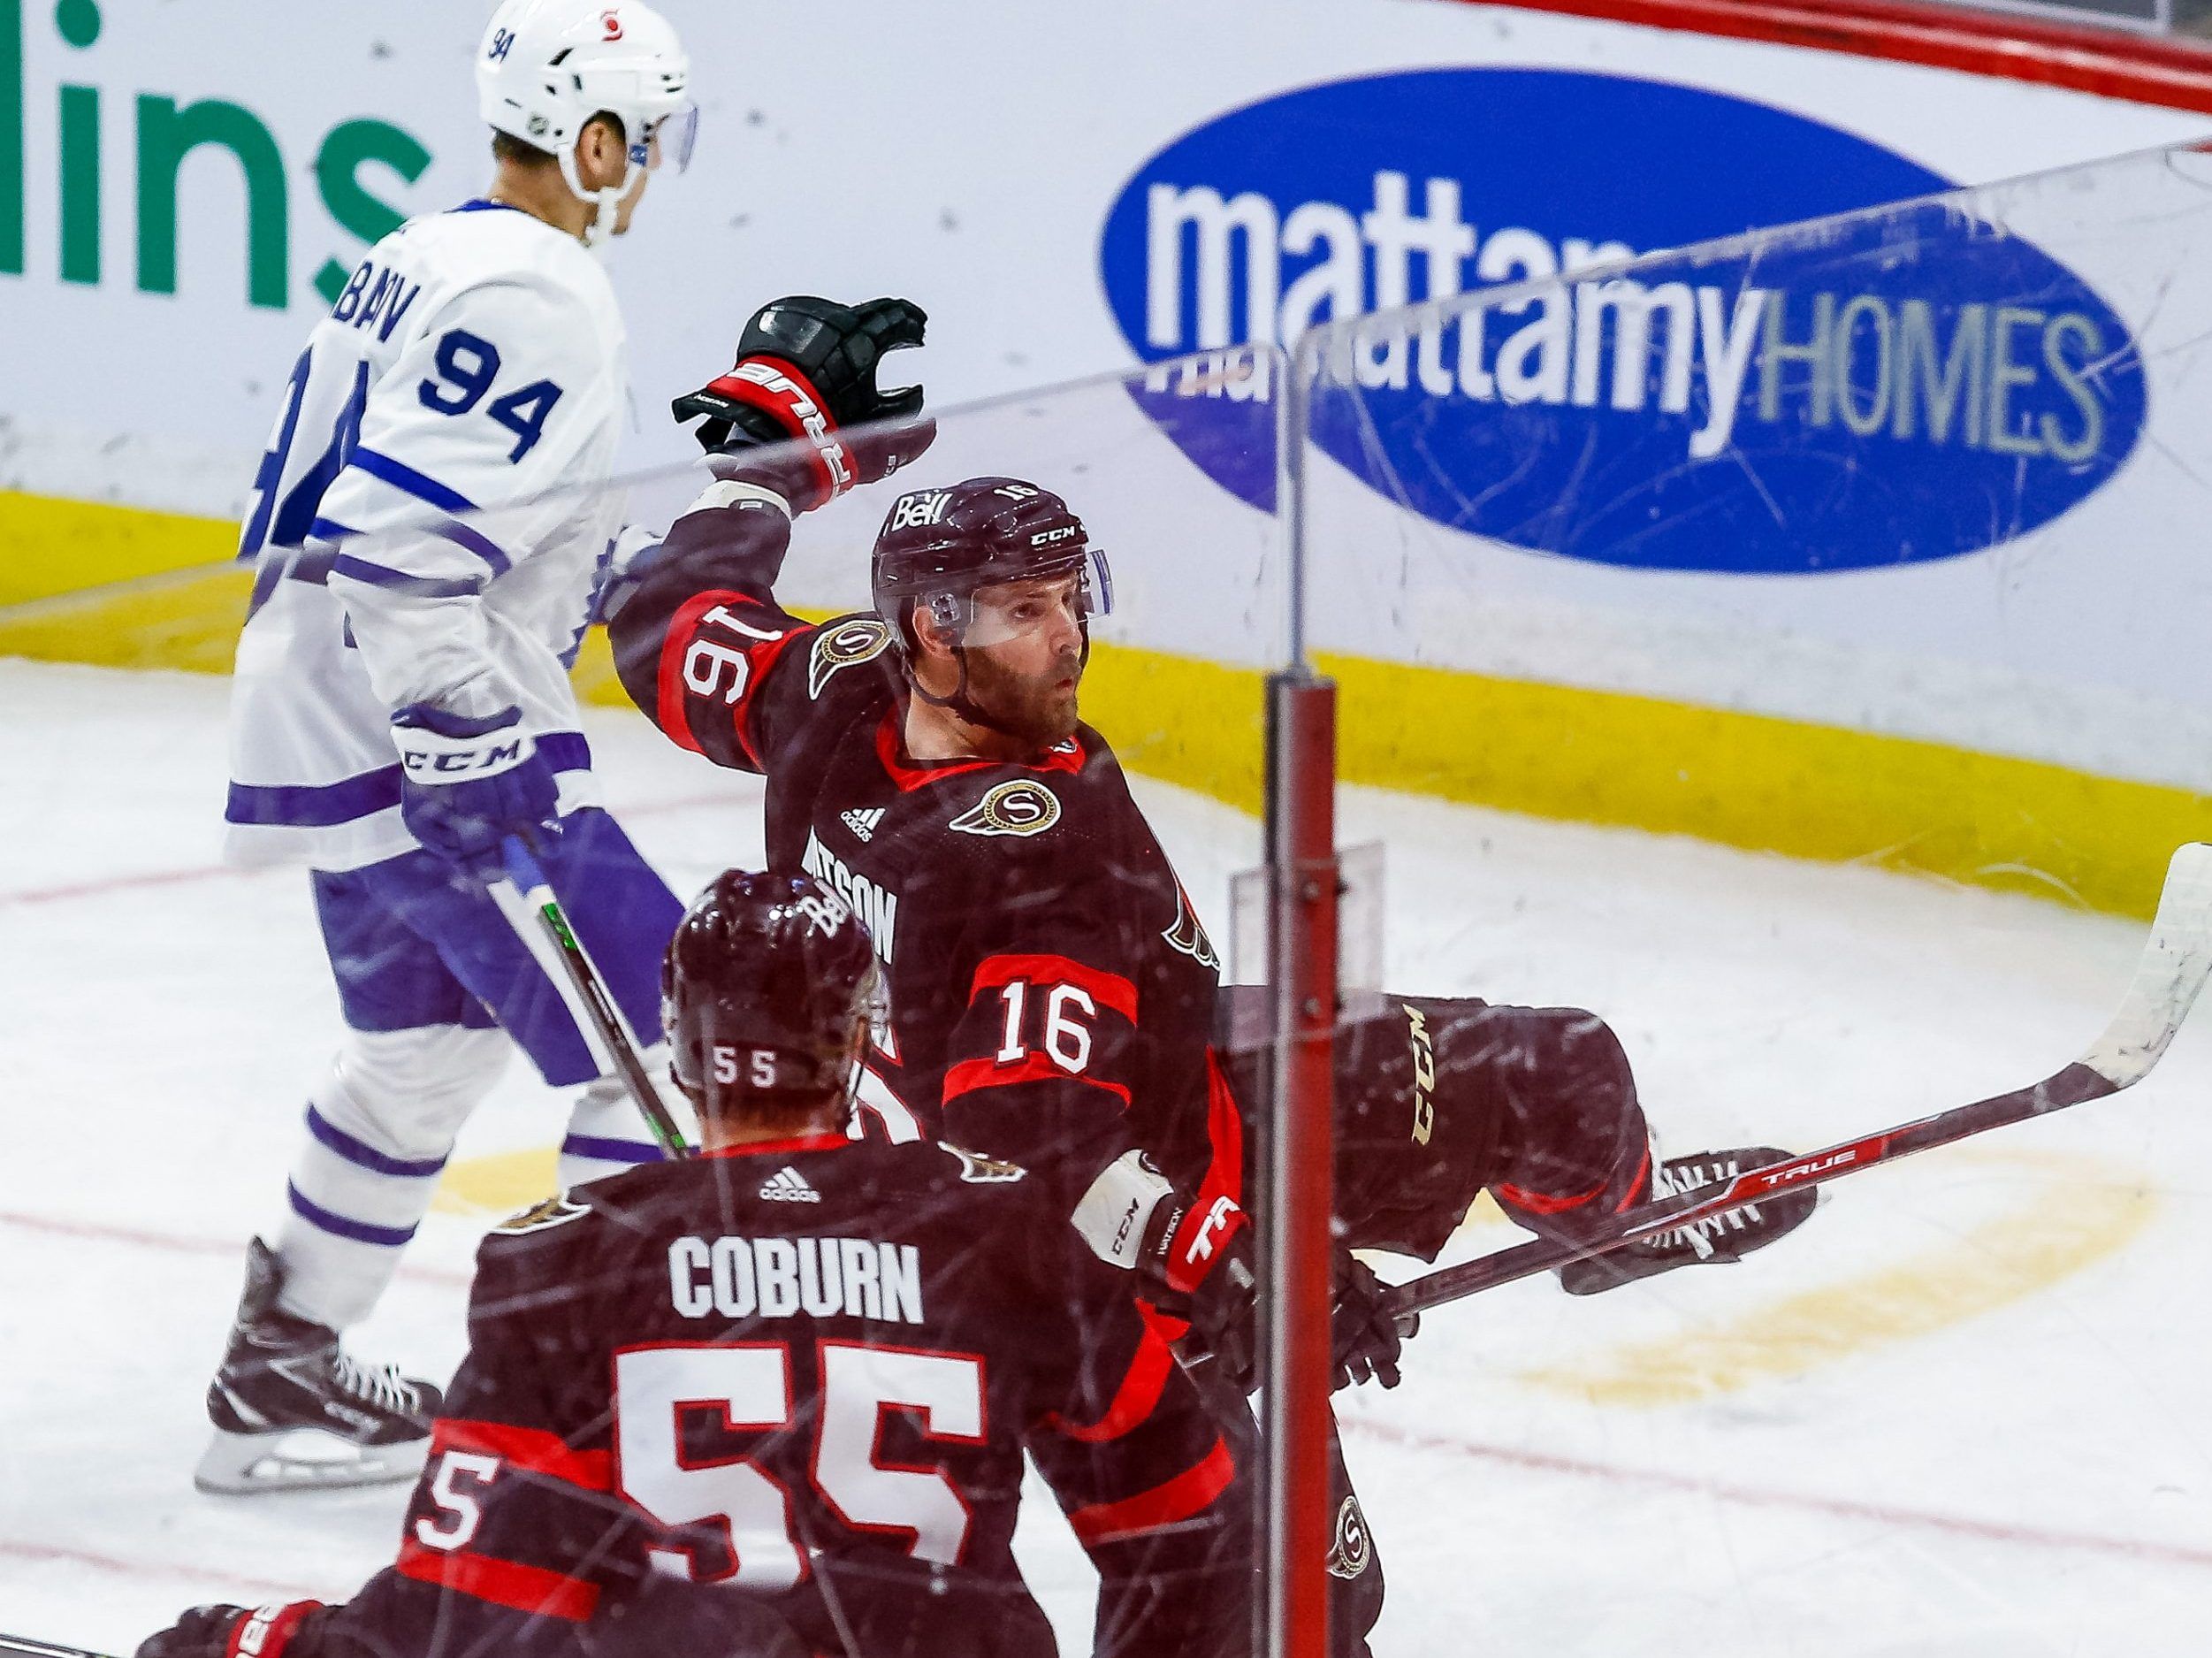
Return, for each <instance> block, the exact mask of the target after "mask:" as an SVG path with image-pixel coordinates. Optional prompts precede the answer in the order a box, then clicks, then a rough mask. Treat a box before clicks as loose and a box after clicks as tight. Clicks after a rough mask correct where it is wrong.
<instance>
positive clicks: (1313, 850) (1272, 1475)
mask: <svg viewBox="0 0 2212 1658" xmlns="http://www.w3.org/2000/svg"><path fill="white" fill-rule="evenodd" d="M1336 746H1337V688H1336V685H1335V684H1334V683H1333V682H1332V681H1331V680H1328V679H1325V678H1323V677H1321V676H1317V675H1316V674H1314V673H1313V672H1312V671H1311V670H1310V669H1302V668H1301V669H1290V670H1287V671H1285V672H1282V673H1278V674H1274V675H1271V676H1270V677H1269V680H1268V772H1269V778H1268V802H1269V807H1268V817H1269V821H1268V869H1269V886H1270V895H1271V898H1272V903H1271V905H1270V910H1269V918H1268V931H1269V939H1268V960H1269V969H1270V983H1271V984H1272V985H1273V986H1274V989H1275V1010H1276V1019H1275V1033H1274V1035H1275V1054H1274V1060H1275V1063H1274V1065H1273V1066H1272V1072H1273V1078H1274V1088H1273V1097H1272V1099H1271V1100H1270V1105H1271V1107H1272V1113H1271V1120H1270V1124H1269V1138H1268V1140H1267V1142H1266V1143H1267V1144H1268V1146H1269V1148H1270V1150H1269V1155H1268V1158H1267V1181H1266V1188H1265V1191H1264V1193H1263V1196H1262V1201H1263V1202H1264V1203H1265V1204H1266V1208H1265V1210H1264V1211H1262V1216H1261V1220H1262V1226H1261V1228H1260V1237H1261V1244H1262V1252H1263V1257H1262V1263H1261V1287H1262V1313H1263V1317H1262V1329H1263V1330H1264V1331H1265V1333H1266V1337H1267V1368H1266V1377H1267V1392H1266V1404H1265V1418H1264V1421H1265V1431H1264V1433H1263V1435H1262V1471H1263V1476H1264V1477H1263V1479H1262V1488H1263V1490H1264V1493H1265V1498H1266V1502H1267V1524H1266V1525H1265V1528H1264V1532H1263V1536H1264V1539H1265V1545H1264V1547H1265V1553H1264V1558H1263V1562H1262V1565H1263V1571H1262V1583H1263V1585H1264V1600H1263V1604H1262V1634H1263V1641H1262V1647H1261V1650H1262V1652H1264V1653H1266V1654H1270V1658H1328V1653H1329V1573H1328V1553H1329V1545H1330V1540H1331V1536H1332V1534H1333V1528H1332V1519H1333V1517H1332V1516H1331V1514H1330V1512H1329V1393H1330V1388H1329V1381H1330V1364H1329V1354H1330V1341H1329V1313H1330V1301H1331V1296H1330V1263H1331V1257H1332V1256H1333V1253H1334V1248H1333V1242H1334V1240H1333V1233H1334V1219H1335V1206H1336V1205H1335V1197H1336V1191H1335V1180H1334V1157H1335V1148H1334V1145H1333V1144H1332V1139H1333V1127H1334V1123H1333V1112H1332V1100H1331V1092H1332V1089H1333V1087H1334V1078H1333V1073H1332V1066H1333V1062H1334V1057H1335V1043H1336V1019H1337V855H1336Z"/></svg>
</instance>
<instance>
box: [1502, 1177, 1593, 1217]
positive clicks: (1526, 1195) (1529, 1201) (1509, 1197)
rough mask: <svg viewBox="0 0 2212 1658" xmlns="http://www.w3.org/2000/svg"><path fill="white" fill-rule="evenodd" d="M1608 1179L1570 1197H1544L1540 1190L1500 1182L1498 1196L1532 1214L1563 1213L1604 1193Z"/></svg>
mask: <svg viewBox="0 0 2212 1658" xmlns="http://www.w3.org/2000/svg"><path fill="white" fill-rule="evenodd" d="M1611 1184H1612V1182H1611V1181H1610V1180H1600V1181H1598V1184H1597V1185H1595V1186H1593V1187H1591V1188H1590V1189H1589V1190H1588V1191H1586V1192H1576V1193H1575V1195H1574V1196H1571V1197H1546V1196H1545V1195H1544V1194H1543V1193H1542V1192H1530V1191H1524V1190H1523V1189H1522V1188H1520V1187H1518V1186H1508V1185H1506V1184H1504V1183H1503V1182H1500V1184H1499V1188H1498V1196H1499V1197H1500V1198H1502V1199H1504V1200H1505V1201H1506V1203H1511V1204H1512V1205H1513V1206H1514V1208H1515V1209H1525V1210H1527V1211H1529V1213H1530V1214H1532V1215H1563V1214H1565V1213H1566V1212H1567V1211H1568V1210H1570V1209H1580V1208H1581V1207H1582V1206H1583V1204H1584V1203H1592V1202H1595V1201H1596V1200H1597V1199H1598V1198H1599V1197H1601V1196H1604V1195H1605V1190H1606V1187H1607V1186H1609V1185H1611Z"/></svg>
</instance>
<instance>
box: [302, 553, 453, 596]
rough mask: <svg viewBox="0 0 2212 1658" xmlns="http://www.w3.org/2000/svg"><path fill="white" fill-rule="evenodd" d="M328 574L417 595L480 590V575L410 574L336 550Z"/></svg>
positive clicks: (447, 594)
mask: <svg viewBox="0 0 2212 1658" xmlns="http://www.w3.org/2000/svg"><path fill="white" fill-rule="evenodd" d="M331 574H332V575H333V576H350V577H353V578H354V580H355V581H357V582H367V583H368V584H369V585H370V586H371V587H389V588H391V589H392V590H393V592H402V593H410V594H412V595H413V596H414V597H416V598H417V599H466V598H469V596H470V595H472V594H475V593H480V592H483V591H484V583H483V581H482V580H480V579H479V580H475V581H468V580H463V579H461V577H454V578H452V579H450V580H446V579H441V578H439V577H433V576H410V575H408V573H407V572H406V571H405V570H395V569H391V568H389V567H388V566H386V565H383V564H371V563H370V562H369V561H368V560H367V559H357V558H355V557H354V556H353V555H352V554H348V553H340V554H339V555H338V556H337V557H336V558H334V559H332V561H331Z"/></svg>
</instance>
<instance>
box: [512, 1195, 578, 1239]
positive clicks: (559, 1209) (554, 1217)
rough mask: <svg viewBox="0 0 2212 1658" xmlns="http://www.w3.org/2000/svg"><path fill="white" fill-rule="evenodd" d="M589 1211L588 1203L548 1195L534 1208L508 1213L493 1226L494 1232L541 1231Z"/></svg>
mask: <svg viewBox="0 0 2212 1658" xmlns="http://www.w3.org/2000/svg"><path fill="white" fill-rule="evenodd" d="M590 1213H591V1205H590V1204H589V1203H572V1202H570V1201H569V1199H568V1197H567V1196H558V1197H548V1198H547V1199H546V1200H545V1202H544V1203H539V1204H538V1205H537V1206H536V1207H535V1208H531V1209H525V1210H524V1211H522V1213H521V1214H519V1215H510V1216H508V1217H507V1219H505V1220H502V1221H501V1222H500V1224H499V1225H498V1226H495V1227H493V1228H492V1230H493V1231H495V1232H507V1233H515V1232H543V1231H545V1229H546V1228H547V1227H548V1226H561V1225H562V1224H564V1223H565V1222H568V1221H571V1220H574V1219H576V1218H577V1217H578V1216H579V1215H588V1214H590Z"/></svg>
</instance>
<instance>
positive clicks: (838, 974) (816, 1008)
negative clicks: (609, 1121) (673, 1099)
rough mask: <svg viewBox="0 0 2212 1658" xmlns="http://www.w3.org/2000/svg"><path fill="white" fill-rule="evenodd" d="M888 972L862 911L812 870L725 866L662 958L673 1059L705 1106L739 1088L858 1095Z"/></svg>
mask: <svg viewBox="0 0 2212 1658" xmlns="http://www.w3.org/2000/svg"><path fill="white" fill-rule="evenodd" d="M883 1012H884V1009H883V991H882V976H881V974H880V973H879V972H878V971H877V968H876V964H875V948H874V946H873V944H871V943H870V941H869V938H868V933H867V929H866V928H865V927H863V926H862V925H861V924H860V919H859V917H858V916H857V915H855V914H854V913H853V911H852V907H851V906H850V905H848V904H847V903H845V901H844V900H843V898H839V897H838V896H837V895H836V894H835V893H834V892H832V891H830V890H829V889H828V888H827V887H825V886H823V885H822V884H821V883H820V882H817V881H816V880H814V878H813V877H812V876H811V875H770V874H755V873H750V872H748V871H745V870H742V869H729V870H725V871H724V872H723V873H722V874H721V875H717V876H715V878H714V881H713V884H712V885H711V886H709V887H708V888H707V889H706V891H704V892H702V893H701V894H699V896H698V898H696V899H695V900H694V901H693V902H692V905H691V907H690V909H689V910H687V911H685V912H684V915H683V921H680V922H679V923H678V924H677V926H676V930H675V937H674V938H672V939H670V940H669V941H668V950H667V955H665V956H664V957H662V959H661V964H660V1020H661V1024H662V1025H663V1026H664V1027H665V1028H666V1029H667V1035H668V1046H669V1050H670V1054H671V1063H670V1068H671V1069H672V1070H673V1071H674V1072H675V1079H676V1081H677V1082H678V1083H680V1084H681V1085H682V1086H683V1090H684V1092H685V1093H686V1094H688V1095H690V1096H691V1097H692V1098H693V1099H695V1100H698V1101H699V1102H700V1103H701V1104H702V1106H703V1107H705V1108H707V1109H715V1108H719V1107H721V1105H722V1104H724V1102H727V1101H728V1100H730V1099H732V1098H733V1097H735V1096H737V1095H739V1094H741V1093H764V1094H765V1093H779V1094H805V1093H814V1094H827V1093H832V1092H836V1091H840V1090H843V1091H844V1092H846V1093H848V1094H850V1091H851V1090H852V1089H855V1088H857V1087H858V1082H859V1066H858V1064H857V1063H856V1062H855V1060H856V1055H857V1054H858V1052H859V1051H860V1049H859V1047H858V1043H857V1042H856V1038H857V1037H858V1035H859V1034H860V1033H861V1032H863V1031H865V1030H866V1028H868V1026H869V1024H870V1022H871V1021H872V1020H875V1019H878V1018H881V1017H882V1015H883Z"/></svg>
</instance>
